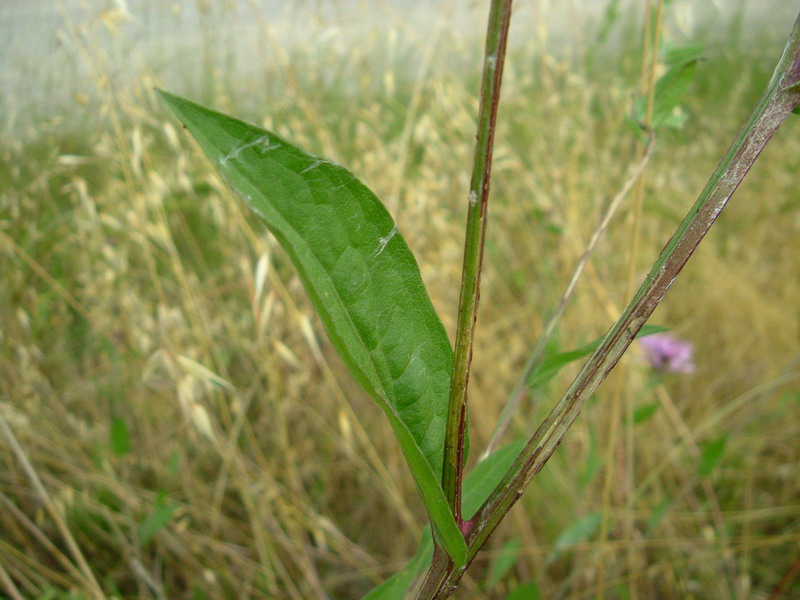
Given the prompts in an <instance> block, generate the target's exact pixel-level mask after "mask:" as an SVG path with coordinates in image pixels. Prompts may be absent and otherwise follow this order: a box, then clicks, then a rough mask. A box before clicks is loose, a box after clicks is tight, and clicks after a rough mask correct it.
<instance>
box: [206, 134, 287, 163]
mask: <svg viewBox="0 0 800 600" xmlns="http://www.w3.org/2000/svg"><path fill="white" fill-rule="evenodd" d="M258 147H260V148H261V150H262V151H263V152H268V151H270V150H274V149H275V148H278V147H280V145H279V144H271V143H270V139H269V136H268V135H262V136H261V137H257V138H256V139H254V140H253V141H252V142H247V143H246V144H242V145H241V146H238V147H236V148H234V149H233V150H231V151H230V152H228V154H226V155H225V156H223V157H222V158H220V159H219V164H220V165H221V166H223V167H225V166H227V164H228V161H231V160H234V159H237V158H239V155H240V154H241V153H242V152H244V151H245V150H247V149H248V148H258Z"/></svg>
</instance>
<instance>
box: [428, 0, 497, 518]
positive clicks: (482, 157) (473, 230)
mask: <svg viewBox="0 0 800 600" xmlns="http://www.w3.org/2000/svg"><path fill="white" fill-rule="evenodd" d="M511 2H512V0H492V3H491V7H490V8H489V24H488V28H487V32H486V52H485V57H484V62H483V77H482V81H481V99H480V108H479V109H478V133H477V138H476V143H475V155H474V159H473V166H472V179H471V180H470V187H469V196H468V198H469V206H468V208H467V230H466V237H465V240H464V263H463V268H462V273H461V295H460V297H459V302H458V325H457V329H456V343H455V356H454V357H453V372H452V376H451V378H450V399H449V404H448V413H447V429H446V434H445V445H444V465H443V468H442V488H443V489H444V492H445V496H446V497H447V500H448V503H449V504H450V508H451V509H452V511H453V515H454V516H455V518H456V522H457V523H458V524H459V526H461V525H462V522H463V521H462V517H461V481H462V475H463V467H464V436H465V430H466V414H467V385H468V382H469V368H470V363H471V362H472V342H473V338H474V333H475V322H476V320H477V314H478V300H479V298H480V279H481V266H482V265H483V249H484V241H485V239H486V217H487V208H488V203H489V180H490V174H491V170H492V149H493V146H494V132H495V123H496V120H497V107H498V104H499V102H500V83H501V81H502V78H503V63H504V62H505V54H506V42H507V40H508V27H509V23H510V21H511Z"/></svg>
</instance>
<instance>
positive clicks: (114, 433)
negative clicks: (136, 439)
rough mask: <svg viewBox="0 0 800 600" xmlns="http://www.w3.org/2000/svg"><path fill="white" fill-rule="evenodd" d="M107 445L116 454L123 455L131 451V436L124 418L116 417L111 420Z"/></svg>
mask: <svg viewBox="0 0 800 600" xmlns="http://www.w3.org/2000/svg"><path fill="white" fill-rule="evenodd" d="M109 446H110V447H111V451H112V452H113V453H114V454H116V455H117V456H124V455H125V454H127V453H128V452H130V451H131V437H130V434H129V433H128V424H127V423H126V422H125V420H124V419H119V418H116V419H113V420H112V421H111V432H110V439H109Z"/></svg>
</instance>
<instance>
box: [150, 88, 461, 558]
mask: <svg viewBox="0 0 800 600" xmlns="http://www.w3.org/2000/svg"><path fill="white" fill-rule="evenodd" d="M159 93H160V95H161V97H162V99H163V100H164V101H165V102H166V103H167V105H168V106H169V107H170V109H172V111H173V112H174V113H175V115H176V116H177V117H178V118H179V119H180V120H181V121H182V122H183V123H184V125H185V126H186V127H187V128H188V129H189V131H190V132H191V133H192V135H193V136H194V137H195V139H196V140H197V141H198V142H199V143H200V146H201V147H202V149H203V150H204V151H205V153H206V154H207V155H208V157H209V158H210V159H211V161H212V162H213V163H214V164H215V165H216V166H217V168H218V169H219V170H220V171H221V172H222V173H223V174H224V175H225V177H226V178H227V179H228V181H229V182H230V183H231V185H232V186H233V187H234V188H235V189H236V191H237V192H238V193H239V194H240V195H241V197H242V198H243V199H244V200H245V202H246V203H247V204H248V205H249V206H250V208H252V209H253V210H254V211H255V212H256V213H257V214H258V215H260V216H261V218H262V219H263V220H264V222H265V223H266V225H267V227H268V228H269V229H270V231H271V232H272V233H273V234H274V235H275V237H276V238H277V239H278V241H279V242H280V243H281V245H282V246H283V247H284V249H285V250H286V252H287V253H288V254H289V256H290V258H291V260H292V262H293V264H294V266H295V268H296V269H297V271H298V273H299V274H300V278H301V279H302V281H303V285H304V286H305V289H306V292H307V293H308V295H309V297H310V298H311V301H312V303H313V304H314V308H315V309H316V311H317V313H318V314H319V316H320V319H321V320H322V323H323V324H324V326H325V329H326V331H327V333H328V336H329V338H330V340H331V342H332V344H333V346H334V347H335V348H336V351H337V352H338V353H339V355H340V356H341V357H342V359H343V360H344V362H345V363H346V364H347V366H348V368H349V369H350V371H351V372H352V373H353V375H354V376H355V377H356V379H357V380H358V381H359V382H360V383H361V385H362V386H363V387H364V388H365V389H366V390H367V392H368V393H369V394H370V395H371V396H372V397H373V398H374V399H375V400H376V401H377V402H378V404H379V405H380V406H381V408H382V409H383V410H384V412H385V413H386V415H387V416H388V418H389V422H390V423H391V426H392V428H393V429H394V432H395V434H396V435H397V438H398V439H399V441H400V445H401V447H402V450H403V454H404V455H405V457H406V460H407V462H408V464H409V466H410V468H411V471H412V474H413V476H414V480H415V482H416V484H417V487H418V489H419V491H420V494H421V496H422V498H423V501H424V503H425V506H426V508H427V510H428V514H429V516H430V517H431V520H432V522H433V523H434V524H435V527H436V531H437V533H438V536H439V538H440V540H441V542H442V543H443V545H444V546H445V548H446V550H447V551H448V553H449V554H450V555H451V556H452V557H453V559H454V561H455V562H456V563H457V564H463V562H464V561H465V560H466V546H465V543H464V539H463V536H462V535H461V532H460V531H459V529H458V526H457V525H456V523H455V519H454V518H453V515H452V513H451V511H450V509H449V507H448V505H447V502H446V500H445V497H444V494H443V492H442V489H441V483H440V478H441V470H442V461H443V458H442V449H443V443H444V431H445V425H446V418H447V416H446V415H447V400H448V392H449V387H450V372H451V369H452V361H453V352H452V348H451V346H450V341H449V339H448V337H447V333H446V331H445V329H444V326H443V325H442V323H441V321H440V320H439V317H438V315H437V314H436V312H435V310H434V308H433V305H432V304H431V301H430V298H429V297H428V294H427V291H426V290H425V286H424V284H423V282H422V278H421V276H420V273H419V268H418V266H417V263H416V260H415V259H414V256H413V255H412V253H411V251H410V250H409V248H408V246H407V245H406V243H405V241H404V240H403V237H402V236H401V235H400V233H399V232H398V229H397V225H395V223H394V221H393V220H392V217H391V216H390V215H389V213H388V212H387V211H386V209H385V208H384V206H383V205H382V204H381V202H380V201H379V200H378V198H377V197H375V195H374V194H373V193H372V192H371V191H370V190H369V189H368V188H367V187H366V186H365V185H364V184H363V183H361V182H360V181H359V180H358V179H356V177H355V176H354V175H353V174H352V173H350V172H349V171H347V170H346V169H344V168H343V167H341V166H339V165H337V164H334V163H332V162H330V161H327V160H325V159H322V158H319V157H316V156H313V155H311V154H308V153H307V152H304V151H303V150H300V149H299V148H297V147H295V146H293V145H291V144H289V143H288V142H286V141H285V140H283V139H281V138H280V137H278V136H276V135H274V134H272V133H269V132H267V131H264V130H263V129H260V128H258V127H255V126H253V125H249V124H247V123H244V122H242V121H239V120H237V119H233V118H231V117H228V116H225V115H222V114H220V113H217V112H214V111H211V110H209V109H206V108H203V107H202V106H199V105H197V104H194V103H193V102H190V101H188V100H185V99H183V98H179V97H177V96H173V95H171V94H167V93H164V92H159Z"/></svg>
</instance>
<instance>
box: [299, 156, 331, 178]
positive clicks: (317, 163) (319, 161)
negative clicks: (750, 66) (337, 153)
mask: <svg viewBox="0 0 800 600" xmlns="http://www.w3.org/2000/svg"><path fill="white" fill-rule="evenodd" d="M326 162H328V161H327V160H325V159H323V158H318V159H317V160H315V161H314V162H313V163H311V164H310V165H308V166H307V167H306V168H305V169H303V170H302V171H300V175H302V174H303V173H306V172H308V171H310V170H311V169H316V168H317V167H318V166H320V165H324V164H325V163H326Z"/></svg>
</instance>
